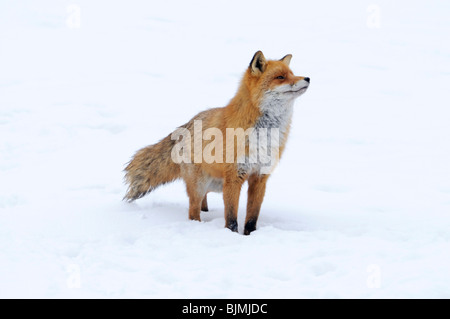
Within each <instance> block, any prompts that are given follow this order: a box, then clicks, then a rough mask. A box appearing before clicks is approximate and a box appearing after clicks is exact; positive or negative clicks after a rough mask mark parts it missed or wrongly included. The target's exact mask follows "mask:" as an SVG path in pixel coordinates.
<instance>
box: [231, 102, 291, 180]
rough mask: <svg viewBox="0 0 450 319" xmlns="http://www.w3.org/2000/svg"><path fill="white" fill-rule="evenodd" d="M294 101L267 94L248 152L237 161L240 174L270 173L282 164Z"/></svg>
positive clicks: (251, 134) (251, 135) (250, 136)
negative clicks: (280, 159)
mask: <svg viewBox="0 0 450 319" xmlns="http://www.w3.org/2000/svg"><path fill="white" fill-rule="evenodd" d="M293 105H294V101H293V100H289V101H286V100H283V99H278V98H277V96H272V95H268V96H266V98H265V99H264V100H263V102H262V103H261V105H260V110H261V116H260V117H259V118H258V120H257V121H256V123H255V126H254V130H253V131H252V133H250V135H249V138H248V141H249V153H248V155H246V156H245V157H244V158H239V159H238V169H239V171H240V172H241V173H246V174H252V173H259V174H269V173H271V172H272V170H273V169H274V168H275V166H276V164H277V163H278V161H279V147H280V145H282V144H284V143H285V141H286V139H287V131H288V127H289V125H290V123H291V119H292V114H293Z"/></svg>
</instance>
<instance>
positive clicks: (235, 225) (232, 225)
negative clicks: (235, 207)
mask: <svg viewBox="0 0 450 319" xmlns="http://www.w3.org/2000/svg"><path fill="white" fill-rule="evenodd" d="M225 227H226V228H228V229H229V230H231V231H233V232H236V233H237V231H238V223H237V220H232V221H229V222H228V223H227V225H226V226H225Z"/></svg>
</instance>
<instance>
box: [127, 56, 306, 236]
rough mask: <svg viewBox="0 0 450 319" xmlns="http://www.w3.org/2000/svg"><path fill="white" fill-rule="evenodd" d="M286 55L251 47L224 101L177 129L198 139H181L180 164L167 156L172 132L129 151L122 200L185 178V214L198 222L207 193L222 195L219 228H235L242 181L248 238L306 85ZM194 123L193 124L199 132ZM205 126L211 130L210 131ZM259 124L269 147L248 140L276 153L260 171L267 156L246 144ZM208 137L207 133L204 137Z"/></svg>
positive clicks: (172, 148) (173, 142)
mask: <svg viewBox="0 0 450 319" xmlns="http://www.w3.org/2000/svg"><path fill="white" fill-rule="evenodd" d="M291 58H292V55H291V54H288V55H286V56H284V57H283V58H282V59H280V60H266V58H265V57H264V55H263V53H262V52H261V51H258V52H256V53H255V55H254V56H253V58H252V60H251V62H250V65H249V66H248V68H247V70H246V71H245V73H244V76H243V78H242V81H241V83H240V86H239V88H238V91H237V93H236V95H235V96H234V97H233V98H232V99H231V101H230V102H229V104H228V105H227V106H225V107H219V108H212V109H209V110H207V111H204V112H201V113H199V114H197V115H196V116H195V117H194V118H192V119H191V120H190V121H189V122H188V123H186V124H184V125H183V126H181V127H180V128H179V129H182V130H184V131H186V132H188V133H189V134H191V135H195V134H196V131H197V133H198V131H199V132H200V135H201V138H202V139H201V140H200V144H199V142H198V139H196V138H195V137H194V139H193V140H192V139H189V136H188V144H187V146H188V147H187V148H186V149H185V150H187V152H188V154H187V155H188V156H187V157H185V160H184V161H181V162H180V161H179V160H178V161H177V160H174V153H177V152H178V151H180V148H178V149H177V148H176V146H177V143H179V142H180V141H179V137H180V136H179V135H177V136H175V137H174V135H176V134H174V133H175V132H174V133H172V134H170V135H168V136H166V137H165V138H163V139H162V140H161V141H160V142H158V143H156V144H154V145H150V146H147V147H144V148H142V149H140V150H139V151H137V152H136V154H135V155H134V156H133V158H132V159H131V161H130V162H129V163H128V165H127V166H126V168H125V182H126V183H127V184H128V186H129V187H128V191H127V193H126V195H125V197H124V200H127V201H134V200H136V199H138V198H141V197H143V196H144V195H146V194H148V193H150V192H151V191H153V190H154V189H155V188H156V187H158V186H160V185H163V184H165V183H169V182H172V181H174V180H176V179H180V178H181V179H183V180H184V181H185V183H186V189H187V194H188V197H189V219H191V220H198V221H200V211H201V210H202V211H208V203H207V193H208V192H223V201H224V205H225V227H227V228H229V229H230V230H232V231H235V232H237V231H238V224H237V212H238V204H239V196H240V192H241V187H242V185H243V183H244V182H245V181H248V200H247V215H246V218H245V224H244V234H245V235H249V234H250V233H251V232H252V231H254V230H256V223H257V220H258V216H259V212H260V209H261V204H262V202H263V198H264V194H265V190H266V183H267V180H268V178H269V176H270V173H271V172H272V169H273V167H274V164H276V163H277V162H278V158H279V157H280V156H281V154H282V153H283V150H284V147H285V144H286V140H287V137H288V134H289V129H290V124H291V119H292V113H293V105H294V100H295V99H296V98H297V97H299V96H300V95H302V94H303V93H304V92H305V91H306V90H307V88H308V86H309V83H310V79H309V78H308V77H302V76H294V74H293V73H292V71H291V69H290V68H289V63H290V61H291ZM198 123H200V124H201V128H200V129H199V128H198V125H197V124H198ZM213 129H214V130H215V131H213V132H215V133H214V134H210V133H211V131H210V130H213ZM239 129H241V130H242V131H245V133H246V135H245V138H244V139H239V137H238V136H237V135H238V134H236V131H237V130H239ZM258 129H259V131H258ZM267 129H271V132H273V133H272V136H271V141H272V144H270V145H266V146H264V145H263V144H264V143H262V142H261V141H262V140H261V139H260V140H259V141H258V143H256V145H257V146H258V147H259V146H261V145H262V147H259V148H258V150H265V151H271V152H272V153H277V154H278V157H277V158H276V160H275V162H272V163H271V167H270V169H269V170H266V172H265V173H263V172H262V169H263V168H267V165H266V164H264V163H263V162H265V163H267V161H263V157H264V156H261V154H256V153H257V148H256V147H255V146H254V145H253V147H252V146H251V145H249V144H250V143H249V141H250V140H252V138H253V141H254V138H256V139H258V138H261V137H263V135H264V134H265V133H266V132H267ZM274 129H275V131H274ZM230 130H231V135H230ZM233 130H234V133H233ZM208 132H209V134H207V133H208ZM275 133H277V134H275ZM211 135H214V137H215V139H214V140H212V141H211V139H212V136H211ZM220 135H222V136H224V135H226V136H227V144H225V143H223V138H222V137H221V136H220ZM269 135H270V134H269ZM229 136H231V138H230V139H228V137H229ZM274 136H276V138H275V139H274ZM235 140H237V143H234V142H235ZM265 140H266V141H267V136H266V137H265ZM229 141H231V144H232V145H231V146H230V145H229V144H230V143H228V142H229ZM273 141H275V142H273ZM185 142H186V141H185ZM175 149H177V151H175ZM199 149H200V151H206V150H207V149H208V152H209V155H210V156H209V157H210V158H211V157H213V158H214V159H215V160H214V161H211V160H208V159H207V158H204V160H203V157H201V155H200V158H199V157H198V154H194V153H195V151H196V150H199ZM240 150H241V152H239V151H240ZM224 153H225V154H224ZM230 154H231V155H230ZM185 155H186V154H185ZM266 157H267V156H266ZM192 158H194V162H192ZM210 158H209V159H210ZM195 159H196V160H195ZM199 159H200V160H199Z"/></svg>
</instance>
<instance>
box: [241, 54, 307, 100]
mask: <svg viewBox="0 0 450 319" xmlns="http://www.w3.org/2000/svg"><path fill="white" fill-rule="evenodd" d="M291 58H292V55H291V54H288V55H286V56H284V57H283V58H281V59H280V60H266V58H265V57H264V55H263V53H262V52H261V51H258V52H256V53H255V55H254V56H253V58H252V60H251V62H250V65H249V67H248V69H247V71H246V73H245V76H244V83H245V85H246V87H247V88H248V90H249V92H250V95H251V99H252V100H253V101H254V102H255V103H257V104H259V103H261V102H262V101H264V100H273V101H279V102H281V103H283V102H285V103H286V102H293V100H294V99H296V98H297V97H299V96H300V95H302V94H303V93H305V91H306V90H307V89H308V86H309V83H310V79H309V78H308V77H303V76H295V75H294V73H293V72H292V71H291V69H290V68H289V63H290V62H291Z"/></svg>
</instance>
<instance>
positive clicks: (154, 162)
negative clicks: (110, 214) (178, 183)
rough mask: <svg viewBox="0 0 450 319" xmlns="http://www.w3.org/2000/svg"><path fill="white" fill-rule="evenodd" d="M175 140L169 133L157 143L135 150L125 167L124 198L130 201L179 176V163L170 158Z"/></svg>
mask: <svg viewBox="0 0 450 319" xmlns="http://www.w3.org/2000/svg"><path fill="white" fill-rule="evenodd" d="M175 142H176V141H174V140H172V139H171V136H170V135H169V136H167V137H166V138H164V139H162V140H161V141H160V142H159V143H157V144H154V145H150V146H147V147H144V148H142V149H140V150H139V151H137V152H136V154H135V155H134V156H133V158H132V159H131V161H130V162H129V163H128V165H127V167H126V168H125V182H126V183H127V184H128V191H127V194H126V195H125V196H124V198H123V199H124V200H126V201H129V202H132V201H134V200H136V199H138V198H141V197H143V196H145V195H146V194H148V193H150V192H151V191H152V190H154V189H155V188H157V187H158V186H160V185H163V184H166V183H169V182H172V181H174V180H176V179H177V178H179V177H180V165H179V164H176V163H174V162H173V161H172V158H171V153H172V148H173V146H174V145H175Z"/></svg>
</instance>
